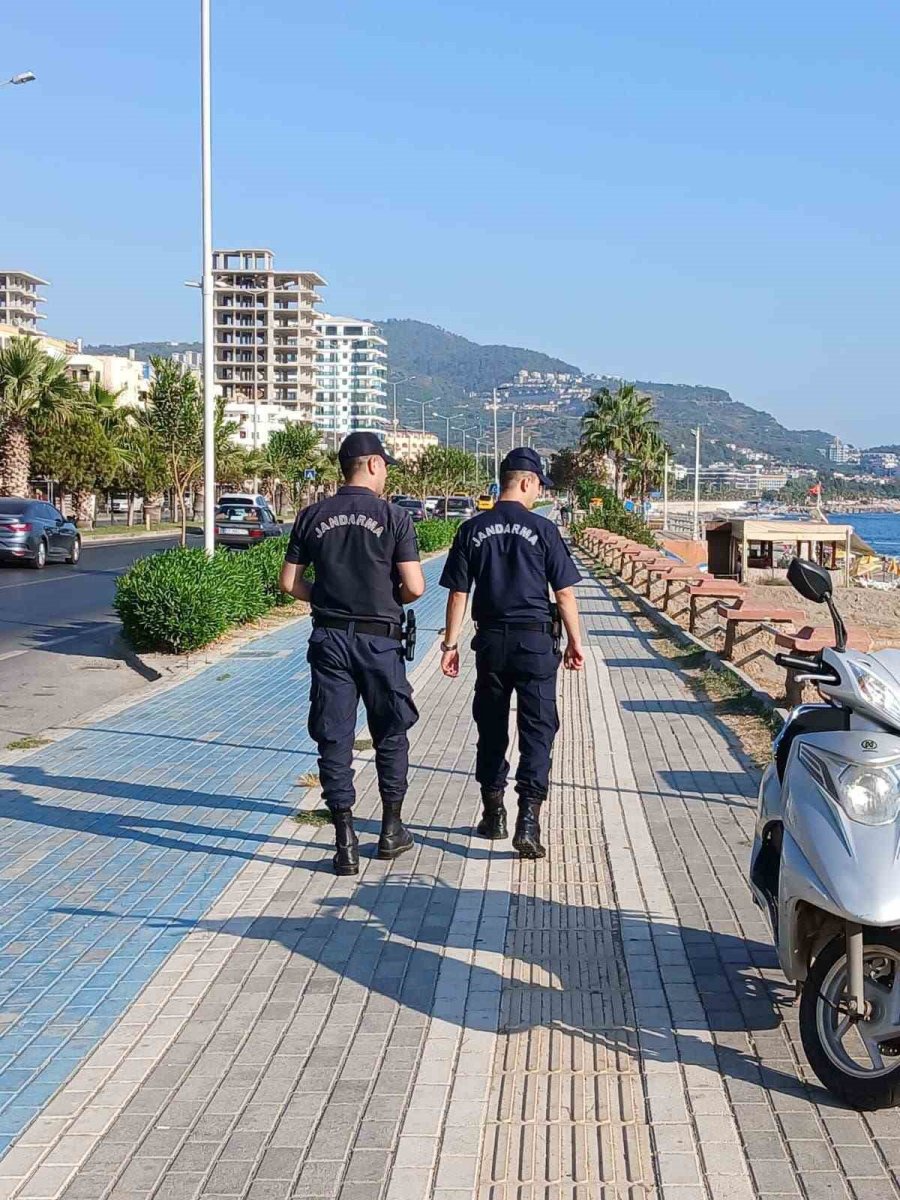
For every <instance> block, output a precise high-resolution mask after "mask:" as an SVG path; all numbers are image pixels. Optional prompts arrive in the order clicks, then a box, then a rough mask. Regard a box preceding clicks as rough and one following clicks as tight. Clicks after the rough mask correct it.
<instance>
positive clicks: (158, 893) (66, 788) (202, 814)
mask: <svg viewBox="0 0 900 1200" xmlns="http://www.w3.org/2000/svg"><path fill="white" fill-rule="evenodd" d="M442 564H443V559H442V558H437V559H432V560H431V561H430V562H428V563H426V564H425V575H426V579H427V581H428V585H429V588H428V591H427V592H426V595H425V597H424V598H423V599H422V600H421V601H419V602H418V603H417V604H416V606H415V609H416V616H417V618H418V626H419V633H420V642H419V644H420V647H421V649H420V655H419V656H421V654H422V653H424V651H425V650H426V649H427V648H428V646H429V645H430V644H431V643H432V642H433V641H434V639H435V636H436V635H437V633H438V632H439V631H440V630H441V629H442V628H443V613H444V602H445V596H446V593H444V592H443V591H442V590H441V589H440V588H438V587H437V586H436V584H437V578H438V575H439V574H440V570H441V567H442ZM308 636H309V622H308V621H301V622H298V623H295V624H292V625H290V626H287V627H285V628H284V629H281V630H278V631H276V632H274V633H271V634H267V635H265V636H264V637H261V638H258V639H256V640H255V641H254V642H252V643H251V644H250V645H249V646H247V647H246V648H244V649H243V650H239V651H237V652H236V653H234V654H233V655H231V656H230V657H228V658H225V659H222V660H220V661H219V662H218V663H217V664H215V665H213V666H210V667H208V668H207V669H206V670H205V671H203V672H202V673H200V674H198V675H196V676H195V677H194V678H192V679H190V680H188V681H186V682H185V683H183V684H181V685H179V686H177V687H175V688H171V689H169V690H168V691H166V692H164V693H161V694H160V695H158V696H156V697H153V698H151V699H149V700H146V701H143V702H139V703H137V704H135V705H134V706H132V707H130V708H128V709H127V710H125V711H124V712H122V713H120V714H119V715H117V716H114V717H110V718H109V719H108V720H105V721H102V722H98V723H97V724H96V725H92V726H90V727H86V728H83V729H79V730H77V731H75V732H73V733H72V734H71V735H70V736H69V737H67V738H65V739H64V740H62V741H60V742H56V743H54V744H53V745H51V746H48V747H45V748H43V749H41V750H39V751H35V752H33V753H31V754H29V755H27V756H25V757H24V758H22V759H19V760H18V761H17V762H16V763H14V764H11V765H5V766H0V1034H2V1038H0V1153H2V1152H3V1151H4V1150H5V1149H6V1148H7V1147H8V1146H9V1145H10V1143H11V1142H12V1141H13V1140H14V1139H15V1137H16V1136H17V1135H18V1134H19V1133H21V1131H22V1130H23V1129H24V1128H25V1126H26V1125H27V1124H28V1123H29V1122H30V1121H31V1120H32V1119H33V1118H34V1117H35V1116H36V1115H37V1114H38V1113H39V1112H40V1110H41V1108H42V1107H43V1106H44V1105H45V1104H46V1103H47V1101H48V1100H49V1099H50V1098H51V1097H52V1095H53V1094H54V1092H55V1091H56V1090H57V1089H58V1088H59V1086H60V1085H61V1084H63V1083H64V1082H65V1080H66V1079H67V1078H68V1077H69V1075H71V1074H72V1072H73V1071H74V1070H75V1069H76V1068H77V1067H78V1066H79V1064H80V1063H81V1062H82V1061H83V1060H84V1059H85V1058H86V1057H87V1055H88V1054H89V1053H90V1052H91V1051H92V1050H93V1049H94V1047H95V1046H96V1045H97V1044H98V1043H99V1041H100V1040H101V1039H102V1038H103V1037H104V1036H105V1034H106V1033H107V1032H108V1031H109V1029H110V1027H111V1026H112V1025H113V1023H114V1022H115V1021H116V1020H117V1019H118V1018H119V1017H120V1016H121V1015H122V1013H123V1012H125V1010H126V1009H127V1007H128V1006H129V1004H130V1003H131V1002H132V1001H133V1000H134V999H135V997H136V996H137V995H138V993H139V992H140V990H141V989H142V988H143V987H144V986H145V985H146V984H147V983H148V982H149V981H150V980H151V979H152V977H153V975H154V974H155V972H156V971H157V970H158V969H159V968H160V967H161V966H162V964H163V963H164V962H165V960H166V958H167V956H168V955H169V954H170V953H171V952H172V950H173V949H174V948H175V946H176V945H177V944H178V943H179V942H180V941H181V940H182V938H183V937H184V936H185V931H186V928H187V927H188V926H187V925H185V928H178V927H173V926H172V925H171V924H170V923H169V922H160V923H159V926H158V927H154V923H153V922H146V921H144V922H141V923H138V924H136V923H135V922H133V921H129V920H128V912H129V911H131V910H132V909H139V910H140V911H141V912H142V913H144V914H151V913H155V914H158V915H160V916H166V917H173V916H179V917H182V918H187V919H189V920H196V919H198V918H200V917H202V916H203V914H204V913H205V912H206V911H207V909H208V908H209V907H210V906H211V905H212V904H213V903H214V902H215V901H216V899H217V898H218V897H219V895H220V894H221V893H222V891H223V890H224V889H225V887H226V886H227V885H228V884H229V883H230V882H231V880H232V879H233V878H234V877H235V875H236V874H237V873H238V871H239V870H240V869H241V867H243V866H244V865H245V864H246V863H247V862H248V861H250V860H251V859H254V858H255V859H260V858H261V859H262V861H267V858H266V855H260V854H259V853H258V849H259V845H260V843H261V842H267V843H268V845H267V850H266V853H267V855H270V856H271V854H272V842H271V839H270V835H271V833H272V831H273V830H274V829H275V828H276V827H277V826H278V824H279V822H280V821H282V820H284V818H285V817H287V816H290V815H291V814H292V813H293V812H295V811H296V809H297V806H298V800H299V798H300V795H301V793H302V787H298V785H297V780H298V777H299V776H300V775H302V774H303V773H304V772H306V771H310V770H315V765H316V755H315V748H314V746H313V744H312V743H311V741H310V739H309V737H308V735H307V733H306V714H307V702H308V692H309V689H308V667H307V665H306V642H307V639H308ZM269 861H271V858H270V859H269ZM113 902H114V903H115V905H116V907H117V908H118V910H119V912H120V913H122V916H121V917H120V918H119V919H117V920H110V918H109V917H108V916H106V915H102V916H101V915H97V913H96V910H97V909H102V908H103V907H104V906H106V905H108V904H110V903H113Z"/></svg>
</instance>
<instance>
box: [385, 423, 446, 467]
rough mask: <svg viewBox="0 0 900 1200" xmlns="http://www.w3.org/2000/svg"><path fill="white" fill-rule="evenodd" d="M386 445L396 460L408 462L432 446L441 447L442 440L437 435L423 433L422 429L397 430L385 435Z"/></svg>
mask: <svg viewBox="0 0 900 1200" xmlns="http://www.w3.org/2000/svg"><path fill="white" fill-rule="evenodd" d="M384 444H385V447H386V448H387V450H389V451H390V453H391V454H393V455H394V457H395V458H399V459H400V460H401V461H402V462H408V461H410V460H411V459H414V458H418V457H419V455H420V454H423V453H424V452H425V451H426V450H430V449H431V447H432V446H439V445H440V444H441V440H440V438H439V437H438V435H437V434H436V433H423V432H422V430H421V429H395V430H392V431H391V430H388V431H387V432H386V433H385V435H384Z"/></svg>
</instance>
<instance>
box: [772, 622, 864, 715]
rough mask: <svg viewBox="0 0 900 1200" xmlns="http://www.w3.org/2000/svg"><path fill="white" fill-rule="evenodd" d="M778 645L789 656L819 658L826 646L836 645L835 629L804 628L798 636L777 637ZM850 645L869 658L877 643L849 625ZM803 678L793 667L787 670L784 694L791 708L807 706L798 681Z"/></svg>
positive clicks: (802, 686)
mask: <svg viewBox="0 0 900 1200" xmlns="http://www.w3.org/2000/svg"><path fill="white" fill-rule="evenodd" d="M775 645H776V646H777V647H778V648H779V650H786V651H787V652H788V654H819V653H820V652H821V651H822V650H824V649H825V647H826V646H833V645H834V628H833V627H832V626H831V625H818V626H816V625H804V626H803V627H802V629H798V630H797V632H796V633H787V632H783V633H777V634H776V635H775ZM847 645H848V646H849V648H850V649H851V650H860V651H862V653H863V654H866V653H868V651H869V650H871V649H872V646H873V645H874V642H873V640H872V635H871V634H870V633H869V631H868V630H867V629H863V628H861V627H860V626H858V625H849V626H848V627H847ZM802 674H803V672H802V671H796V670H794V668H793V667H787V668H786V676H787V678H786V680H785V687H784V694H785V698H786V699H787V703H788V707H789V708H795V707H796V706H797V705H798V704H802V703H803V689H804V687H805V684H803V683H799V682H798V681H797V676H798V675H802Z"/></svg>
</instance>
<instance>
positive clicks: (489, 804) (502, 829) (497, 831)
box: [475, 787, 507, 842]
mask: <svg viewBox="0 0 900 1200" xmlns="http://www.w3.org/2000/svg"><path fill="white" fill-rule="evenodd" d="M481 805H482V809H483V812H482V815H481V820H480V821H479V822H478V824H477V825H476V826H475V832H476V833H477V834H478V836H479V837H483V838H490V840H491V841H493V842H498V841H500V840H501V839H502V838H505V837H506V836H507V830H506V806H505V805H504V803H503V789H502V788H486V787H483V788H482V789H481Z"/></svg>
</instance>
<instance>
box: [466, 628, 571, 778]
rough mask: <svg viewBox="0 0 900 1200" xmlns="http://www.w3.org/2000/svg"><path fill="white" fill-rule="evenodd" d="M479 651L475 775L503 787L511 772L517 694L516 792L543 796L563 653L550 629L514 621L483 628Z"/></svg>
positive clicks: (476, 641) (477, 637)
mask: <svg viewBox="0 0 900 1200" xmlns="http://www.w3.org/2000/svg"><path fill="white" fill-rule="evenodd" d="M472 648H473V650H474V651H475V672H476V674H475V701H474V704H473V706H472V715H473V716H474V718H475V724H476V725H477V726H478V751H477V754H476V759H475V778H476V779H477V780H478V782H479V783H480V784H481V786H482V787H483V788H497V789H502V788H504V787H505V786H506V781H507V777H508V775H509V762H508V761H507V758H506V750H507V747H508V746H509V708H510V700H511V699H512V694H513V692H515V693H516V707H517V714H516V715H517V726H518V732H519V765H518V767H517V769H516V791H517V792H518V793H519V795H520V796H521V797H528V798H530V799H534V800H543V799H544V798H545V797H546V795H547V789H548V787H549V782H550V761H551V757H552V753H553V739H554V738H555V737H556V734H557V732H558V730H559V715H558V713H557V708H556V672H557V670H558V669H559V664H560V659H561V655H560V654H559V653H557V652H555V651H554V649H553V639H552V638H551V636H550V634H549V633H541V632H538V631H536V630H523V629H517V628H516V627H515V626H514V625H506V626H492V627H482V628H480V629H479V630H478V632H477V634H476V635H475V638H474V640H473V642H472Z"/></svg>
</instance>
